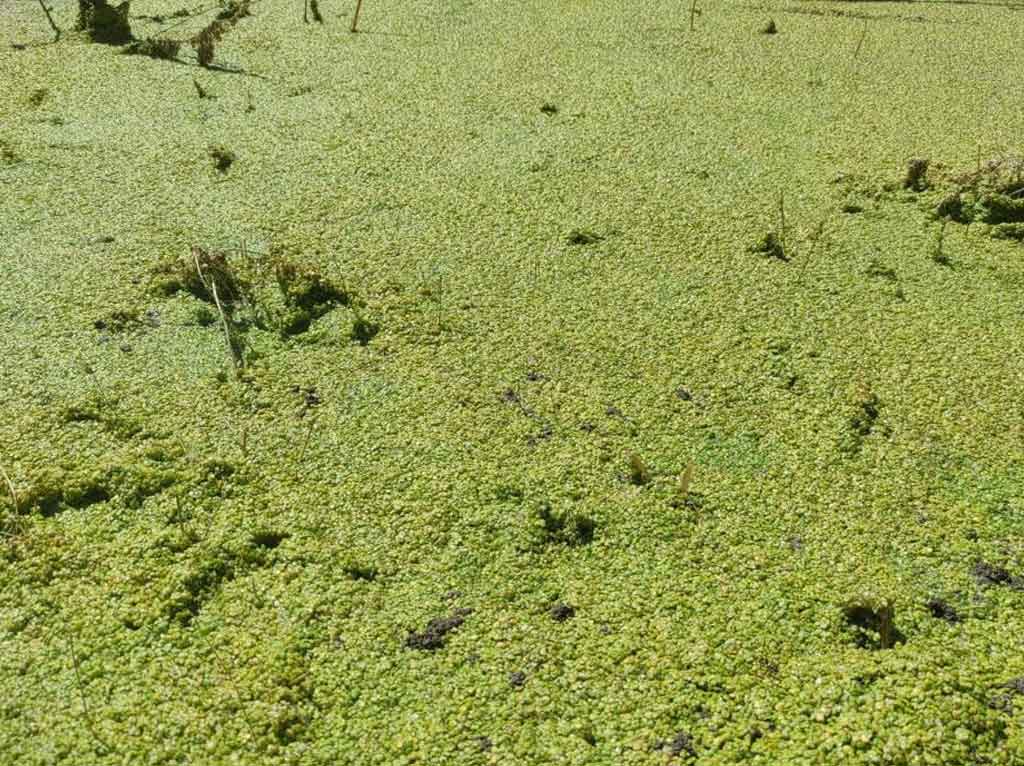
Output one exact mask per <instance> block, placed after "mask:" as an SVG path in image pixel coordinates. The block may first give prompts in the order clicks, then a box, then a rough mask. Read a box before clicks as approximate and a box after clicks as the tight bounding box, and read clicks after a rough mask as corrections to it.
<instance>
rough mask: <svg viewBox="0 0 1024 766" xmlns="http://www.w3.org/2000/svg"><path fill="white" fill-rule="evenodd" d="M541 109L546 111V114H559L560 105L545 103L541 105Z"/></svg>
mask: <svg viewBox="0 0 1024 766" xmlns="http://www.w3.org/2000/svg"><path fill="white" fill-rule="evenodd" d="M540 110H541V111H542V112H544V114H558V107H557V106H555V105H554V104H544V105H543V106H541V108H540Z"/></svg>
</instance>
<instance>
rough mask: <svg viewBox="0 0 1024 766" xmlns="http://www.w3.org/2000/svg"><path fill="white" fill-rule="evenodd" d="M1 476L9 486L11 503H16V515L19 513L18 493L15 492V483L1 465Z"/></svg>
mask: <svg viewBox="0 0 1024 766" xmlns="http://www.w3.org/2000/svg"><path fill="white" fill-rule="evenodd" d="M0 475H2V476H3V477H4V482H5V483H6V484H7V489H8V490H10V492H11V502H13V503H14V513H15V514H17V513H18V493H17V492H15V491H14V482H13V481H11V477H10V476H8V475H7V471H5V470H4V467H3V466H2V465H0Z"/></svg>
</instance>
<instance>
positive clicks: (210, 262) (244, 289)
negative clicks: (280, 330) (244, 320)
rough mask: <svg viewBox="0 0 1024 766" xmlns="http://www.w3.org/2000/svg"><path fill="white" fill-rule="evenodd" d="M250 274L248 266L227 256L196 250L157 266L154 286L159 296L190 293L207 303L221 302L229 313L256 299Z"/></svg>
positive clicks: (218, 252) (224, 253) (220, 252)
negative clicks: (214, 292)
mask: <svg viewBox="0 0 1024 766" xmlns="http://www.w3.org/2000/svg"><path fill="white" fill-rule="evenodd" d="M248 271H249V269H248V264H243V263H236V262H235V260H234V258H232V256H231V254H230V253H228V252H225V251H217V250H205V249H203V248H201V247H193V248H192V250H191V252H190V253H189V254H187V255H185V254H182V255H179V256H176V257H172V258H166V259H164V260H162V261H161V262H160V263H158V264H157V265H156V266H155V267H154V269H153V282H152V285H151V286H152V289H153V290H154V291H155V292H156V293H158V294H160V295H164V296H171V295H174V294H175V293H178V292H187V293H189V294H191V295H193V296H194V297H196V298H198V299H199V300H201V301H204V302H205V303H209V304H216V303H217V302H220V304H221V306H222V307H223V308H224V309H225V310H226V311H230V310H231V309H233V308H234V307H235V306H237V305H240V304H242V303H245V302H246V301H247V300H249V298H250V297H251V296H252V295H253V287H254V285H253V280H252V278H251V276H250V275H249V273H248ZM214 289H216V292H217V296H216V299H215V298H214V295H213V291H214Z"/></svg>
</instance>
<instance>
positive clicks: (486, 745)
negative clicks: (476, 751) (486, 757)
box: [474, 737, 494, 753]
mask: <svg viewBox="0 0 1024 766" xmlns="http://www.w3.org/2000/svg"><path fill="white" fill-rule="evenodd" d="M474 741H475V742H476V746H477V747H478V748H480V752H481V753H486V752H488V751H489V750H490V749H491V748H493V747H494V743H493V742H492V741H491V738H490V737H477V738H476V739H475V740H474Z"/></svg>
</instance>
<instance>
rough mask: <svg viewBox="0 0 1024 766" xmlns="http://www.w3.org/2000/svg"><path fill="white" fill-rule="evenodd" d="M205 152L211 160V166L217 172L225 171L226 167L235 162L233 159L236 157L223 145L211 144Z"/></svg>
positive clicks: (226, 170)
mask: <svg viewBox="0 0 1024 766" xmlns="http://www.w3.org/2000/svg"><path fill="white" fill-rule="evenodd" d="M207 153H208V154H209V155H210V158H211V159H212V160H213V167H214V168H215V169H216V170H217V172H219V173H227V172H228V169H229V168H230V167H231V166H232V165H233V164H235V160H237V159H238V157H237V156H236V155H235V153H234V152H233V151H231V150H230V149H227V148H225V147H223V146H211V147H210V148H209V149H208V150H207Z"/></svg>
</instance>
